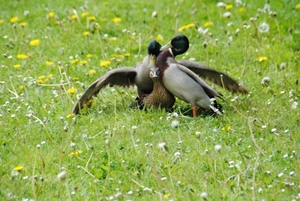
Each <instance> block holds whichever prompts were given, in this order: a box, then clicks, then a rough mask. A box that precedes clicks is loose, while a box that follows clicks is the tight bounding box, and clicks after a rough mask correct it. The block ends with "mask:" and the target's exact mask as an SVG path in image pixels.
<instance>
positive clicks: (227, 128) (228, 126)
mask: <svg viewBox="0 0 300 201" xmlns="http://www.w3.org/2000/svg"><path fill="white" fill-rule="evenodd" d="M230 130H231V127H230V125H226V126H225V127H223V128H222V131H227V132H228V131H230Z"/></svg>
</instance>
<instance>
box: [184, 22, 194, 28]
mask: <svg viewBox="0 0 300 201" xmlns="http://www.w3.org/2000/svg"><path fill="white" fill-rule="evenodd" d="M194 26H195V23H189V24H187V25H186V28H187V29H190V28H193V27H194Z"/></svg>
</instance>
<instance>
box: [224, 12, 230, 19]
mask: <svg viewBox="0 0 300 201" xmlns="http://www.w3.org/2000/svg"><path fill="white" fill-rule="evenodd" d="M223 17H224V18H230V17H231V12H225V13H224V14H223Z"/></svg>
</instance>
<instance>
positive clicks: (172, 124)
mask: <svg viewBox="0 0 300 201" xmlns="http://www.w3.org/2000/svg"><path fill="white" fill-rule="evenodd" d="M178 125H179V121H178V120H173V121H172V123H171V127H172V128H176V127H177V126H178Z"/></svg>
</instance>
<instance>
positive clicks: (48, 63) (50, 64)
mask: <svg viewBox="0 0 300 201" xmlns="http://www.w3.org/2000/svg"><path fill="white" fill-rule="evenodd" d="M53 64H54V63H53V62H52V61H46V65H47V66H52V65H53Z"/></svg>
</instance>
